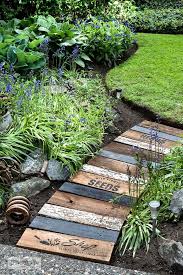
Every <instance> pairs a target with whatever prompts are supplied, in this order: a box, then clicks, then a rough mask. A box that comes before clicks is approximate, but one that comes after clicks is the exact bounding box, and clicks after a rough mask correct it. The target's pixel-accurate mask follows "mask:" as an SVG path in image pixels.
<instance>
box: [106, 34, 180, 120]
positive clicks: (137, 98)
mask: <svg viewBox="0 0 183 275" xmlns="http://www.w3.org/2000/svg"><path fill="white" fill-rule="evenodd" d="M137 37H138V42H139V49H138V51H137V52H136V53H135V55H134V56H133V57H132V58H130V59H129V60H127V61H126V62H124V63H123V64H121V65H119V66H117V67H116V68H114V69H112V70H111V71H109V73H108V74H107V76H106V83H107V86H108V87H109V89H110V90H115V89H122V91H123V92H122V96H123V98H124V99H126V100H128V101H130V102H132V103H134V104H136V105H139V106H141V107H145V108H147V109H149V110H150V111H152V112H154V113H156V114H159V115H160V116H161V117H163V118H166V119H169V120H171V121H176V122H178V123H181V124H183V101H182V100H183V97H182V85H183V81H182V73H181V70H182V69H181V68H182V59H181V56H182V47H181V45H182V42H183V36H182V35H176V36H175V35H163V36H162V35H158V34H138V36H137ZM162 95H163V96H162Z"/></svg>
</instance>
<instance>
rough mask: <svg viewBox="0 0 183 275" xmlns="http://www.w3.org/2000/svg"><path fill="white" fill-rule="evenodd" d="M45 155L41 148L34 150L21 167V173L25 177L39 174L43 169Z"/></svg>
mask: <svg viewBox="0 0 183 275" xmlns="http://www.w3.org/2000/svg"><path fill="white" fill-rule="evenodd" d="M45 159H46V155H45V154H44V152H43V150H42V149H41V148H37V149H35V150H34V151H33V152H32V153H31V154H30V155H29V156H28V157H27V158H26V160H25V162H24V163H22V165H21V171H22V173H23V174H26V175H33V174H36V173H39V172H40V171H41V168H42V167H43V163H44V160H45Z"/></svg>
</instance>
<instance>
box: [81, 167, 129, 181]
mask: <svg viewBox="0 0 183 275" xmlns="http://www.w3.org/2000/svg"><path fill="white" fill-rule="evenodd" d="M81 170H82V171H83V172H86V173H92V174H96V175H100V176H105V177H109V178H112V179H115V180H122V181H128V180H129V176H128V175H127V174H123V173H117V172H114V171H112V170H109V169H105V168H101V167H97V166H94V165H90V164H84V165H83V167H82V168H81Z"/></svg>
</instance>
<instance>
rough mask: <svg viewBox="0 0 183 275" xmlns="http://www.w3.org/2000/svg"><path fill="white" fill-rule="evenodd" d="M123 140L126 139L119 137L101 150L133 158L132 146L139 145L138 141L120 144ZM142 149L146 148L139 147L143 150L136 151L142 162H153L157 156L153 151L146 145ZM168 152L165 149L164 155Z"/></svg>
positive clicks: (133, 149) (133, 150) (134, 152)
mask: <svg viewBox="0 0 183 275" xmlns="http://www.w3.org/2000/svg"><path fill="white" fill-rule="evenodd" d="M123 138H124V139H126V137H122V136H119V137H118V138H116V139H115V142H111V143H110V144H108V145H107V146H105V147H104V148H103V150H107V151H111V152H114V153H118V154H126V155H128V156H132V157H135V156H136V153H137V150H136V148H134V146H136V144H137V143H139V145H140V141H137V142H135V140H131V142H130V143H131V144H128V145H127V144H124V143H123V142H120V140H121V139H123ZM128 139H129V138H128ZM133 141H134V143H133ZM135 143H136V144H135ZM139 147H140V146H139ZM144 147H146V148H142V147H141V148H142V149H143V150H138V154H139V157H140V158H141V159H143V160H148V159H151V160H153V161H155V160H156V155H157V154H156V152H155V150H154V152H153V151H152V152H150V151H149V144H148V143H144ZM152 148H153V147H152ZM155 149H156V151H157V148H155ZM169 152H170V150H168V149H167V152H166V153H169ZM160 157H163V155H162V156H161V154H160Z"/></svg>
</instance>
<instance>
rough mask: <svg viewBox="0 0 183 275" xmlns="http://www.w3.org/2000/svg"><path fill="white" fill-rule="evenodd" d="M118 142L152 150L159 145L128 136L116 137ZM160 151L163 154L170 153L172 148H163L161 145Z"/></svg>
mask: <svg viewBox="0 0 183 275" xmlns="http://www.w3.org/2000/svg"><path fill="white" fill-rule="evenodd" d="M115 141H116V142H120V143H123V144H127V145H131V146H137V147H139V148H142V149H145V150H151V151H153V152H156V151H157V146H155V145H151V146H150V145H149V144H148V143H146V142H142V141H138V140H134V139H131V138H127V137H123V136H119V137H117V138H116V139H115ZM159 152H160V153H162V154H169V153H170V149H168V148H163V147H162V146H160V147H159Z"/></svg>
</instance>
